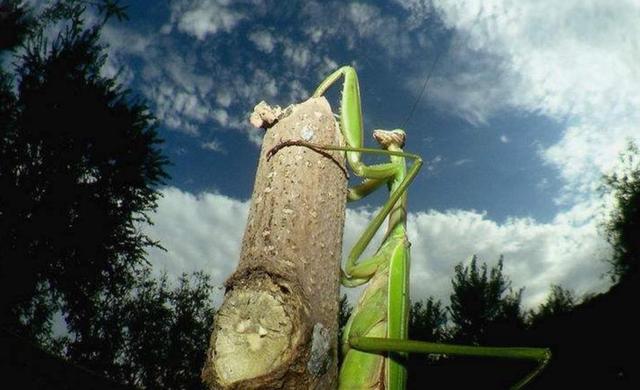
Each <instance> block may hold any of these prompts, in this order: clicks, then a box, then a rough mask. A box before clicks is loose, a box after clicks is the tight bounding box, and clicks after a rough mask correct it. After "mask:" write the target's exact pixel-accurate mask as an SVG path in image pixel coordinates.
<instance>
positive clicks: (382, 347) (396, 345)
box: [349, 337, 551, 389]
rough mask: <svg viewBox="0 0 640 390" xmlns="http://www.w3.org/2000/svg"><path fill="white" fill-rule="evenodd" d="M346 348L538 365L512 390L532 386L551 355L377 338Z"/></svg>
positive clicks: (540, 351)
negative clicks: (523, 361)
mask: <svg viewBox="0 0 640 390" xmlns="http://www.w3.org/2000/svg"><path fill="white" fill-rule="evenodd" d="M349 344H350V345H351V347H353V348H354V349H357V350H359V351H365V352H377V353H381V352H407V353H425V354H443V355H452V356H478V357H496V358H506V359H520V360H530V361H535V362H537V363H538V365H537V366H536V368H535V369H534V370H533V371H531V372H530V373H528V374H527V375H526V376H525V377H524V378H523V379H521V380H520V381H519V382H518V383H516V384H515V385H514V386H512V387H511V388H512V389H521V388H522V387H524V386H525V385H526V384H527V383H529V382H531V380H533V378H535V377H536V376H538V374H540V373H541V372H542V370H543V369H544V368H545V367H546V365H547V363H548V362H549V360H550V359H551V351H550V350H549V349H547V348H515V347H478V346H468V345H455V344H439V343H430V342H425V341H414V340H403V339H392V338H379V337H352V338H350V340H349Z"/></svg>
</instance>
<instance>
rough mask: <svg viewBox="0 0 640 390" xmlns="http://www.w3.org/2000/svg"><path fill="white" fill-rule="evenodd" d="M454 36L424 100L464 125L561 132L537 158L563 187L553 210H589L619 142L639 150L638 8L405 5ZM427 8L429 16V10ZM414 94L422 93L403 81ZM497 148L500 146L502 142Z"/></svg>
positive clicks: (441, 0) (574, 2)
mask: <svg viewBox="0 0 640 390" xmlns="http://www.w3.org/2000/svg"><path fill="white" fill-rule="evenodd" d="M397 3H398V4H399V5H401V6H402V7H404V8H405V9H406V10H407V11H409V12H411V13H412V17H413V18H414V19H416V20H419V19H426V18H428V17H430V16H431V15H432V13H433V12H434V10H435V12H436V13H437V14H438V15H439V16H440V18H441V19H442V21H443V22H444V24H445V26H446V27H447V28H450V29H452V30H453V31H454V34H455V37H454V39H453V43H452V44H451V46H450V47H451V49H450V52H449V53H447V56H448V58H446V59H445V60H443V61H447V63H449V64H451V65H450V66H448V67H445V68H442V67H441V68H440V69H438V70H437V72H436V74H435V75H434V77H433V79H432V83H431V86H430V96H431V97H433V98H434V99H435V101H436V102H439V103H440V104H441V105H444V106H445V109H446V110H447V111H449V112H457V113H458V114H459V115H460V116H461V117H463V118H465V119H467V120H468V121H470V122H472V123H482V122H485V123H486V122H488V120H489V119H490V118H491V116H492V115H494V114H496V113H499V112H503V111H504V110H513V109H514V108H515V109H517V110H522V111H524V112H528V113H532V114H540V115H545V116H548V117H550V118H553V119H556V120H558V121H561V122H564V123H568V124H569V125H568V127H567V128H566V129H565V130H564V132H563V134H562V135H561V137H560V140H559V141H558V142H557V143H556V144H554V145H552V146H550V147H548V148H546V149H544V150H540V157H541V158H542V159H543V161H544V162H546V163H548V164H549V165H551V166H553V167H555V168H557V170H558V172H559V174H560V177H561V178H562V179H564V180H565V186H564V191H563V193H562V194H561V195H560V196H559V197H558V199H557V201H558V202H559V203H562V204H564V205H567V206H571V205H575V204H577V203H579V202H588V203H589V202H592V198H594V197H595V196H596V193H595V188H597V186H598V185H599V184H600V183H601V176H602V174H603V173H607V172H609V171H610V170H611V169H612V168H613V166H614V164H615V161H616V159H617V156H618V154H619V153H620V152H621V150H622V149H623V148H624V145H625V143H626V140H627V139H632V140H635V141H636V142H637V141H640V125H638V124H639V123H640V111H639V110H638V107H640V72H638V71H637V64H638V62H639V61H640V46H639V45H638V37H639V36H640V23H638V20H640V3H638V2H637V1H618V2H604V1H600V2H598V1H582V0H567V1H562V2H561V3H558V2H556V1H553V0H542V1H535V2H529V1H527V2H524V1H523V2H513V1H508V0H489V1H485V0H473V1H468V0H464V1H463V0H433V1H427V0H407V1H397ZM431 5H433V7H432V6H431ZM408 85H409V86H413V87H414V89H415V92H416V93H418V92H419V91H418V90H417V88H418V87H416V86H419V85H421V83H415V82H414V81H411V82H410V83H408ZM503 142H504V141H503Z"/></svg>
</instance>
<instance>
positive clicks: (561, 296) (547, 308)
mask: <svg viewBox="0 0 640 390" xmlns="http://www.w3.org/2000/svg"><path fill="white" fill-rule="evenodd" d="M576 304H577V298H576V297H575V295H574V294H573V292H572V291H571V290H567V289H564V288H562V286H558V285H552V286H551V294H549V297H548V298H547V301H546V302H545V303H543V304H541V305H540V306H539V307H538V309H537V310H536V311H531V313H530V319H529V322H530V323H531V325H532V326H536V325H537V324H539V323H542V322H544V321H545V320H546V319H548V318H553V317H560V316H565V315H569V314H570V313H571V312H572V311H573V309H574V307H575V306H576Z"/></svg>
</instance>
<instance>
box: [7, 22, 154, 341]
mask: <svg viewBox="0 0 640 390" xmlns="http://www.w3.org/2000/svg"><path fill="white" fill-rule="evenodd" d="M80 16H81V10H76V12H75V13H74V14H73V15H72V16H71V17H72V19H71V21H70V22H69V24H68V25H67V26H66V27H65V28H64V29H63V31H62V32H61V33H60V35H59V36H58V38H57V39H56V40H55V41H54V42H53V43H51V44H50V45H49V44H47V43H46V42H45V41H44V39H43V38H42V36H40V35H38V36H36V37H34V38H33V39H31V40H29V41H28V43H27V44H26V46H25V52H24V54H23V55H22V56H21V62H20V65H19V67H18V68H17V70H16V75H17V85H18V88H17V89H18V95H17V97H16V99H15V105H14V110H13V117H14V118H15V119H13V118H11V116H10V118H11V119H13V120H11V122H10V124H9V125H8V126H7V128H5V129H4V131H3V134H2V138H1V139H0V142H1V143H2V146H1V147H0V153H1V155H0V167H1V168H0V186H1V187H2V188H3V191H2V194H0V210H1V211H0V212H1V213H2V225H1V226H0V229H1V230H0V231H1V235H2V237H3V240H2V242H1V243H0V245H1V246H2V248H0V256H2V259H1V260H2V263H1V264H2V268H3V269H2V275H3V277H6V278H7V279H5V280H3V282H4V283H2V284H1V288H2V296H3V298H4V299H7V298H8V299H9V302H8V303H9V305H6V304H4V305H3V308H5V309H8V308H9V309H8V310H9V311H10V312H11V313H7V316H6V317H5V318H8V319H13V320H14V326H16V325H17V323H16V320H20V321H19V322H21V323H22V324H23V325H24V327H25V329H23V330H22V331H23V332H25V331H26V332H28V333H31V334H32V335H33V336H34V337H38V335H39V334H42V333H47V331H48V326H49V324H48V323H47V322H48V321H47V319H48V318H50V317H51V315H52V314H53V313H54V312H55V311H57V310H60V309H62V310H63V311H64V312H65V313H66V321H67V323H68V325H69V329H70V331H72V332H73V333H74V334H76V335H77V336H76V337H78V338H81V339H84V340H87V339H91V338H92V337H94V335H93V333H94V332H93V330H92V327H93V326H92V322H93V321H94V320H95V318H96V317H99V316H100V315H101V314H100V309H101V308H102V307H103V305H104V303H105V301H108V300H114V299H117V297H118V296H119V295H121V294H122V293H123V289H125V290H126V286H129V285H130V284H131V283H132V281H133V279H134V278H135V271H136V269H138V268H139V267H141V266H143V265H145V260H144V258H143V255H144V253H145V252H144V250H145V248H146V247H148V246H152V245H155V243H153V242H152V241H151V240H150V239H149V238H148V237H146V236H145V235H144V234H142V233H140V232H139V230H138V229H137V226H136V224H137V223H141V222H148V219H147V217H146V213H147V212H149V211H151V210H153V209H154V208H155V206H156V200H157V198H158V193H157V192H156V189H155V188H156V186H157V185H158V184H160V183H161V182H162V179H163V178H164V177H165V174H164V171H163V166H164V164H165V159H164V157H163V156H162V155H161V154H160V152H159V150H158V144H159V143H160V142H161V141H160V139H159V138H158V136H157V133H156V130H155V125H154V121H153V117H152V116H151V115H150V114H149V113H148V111H147V109H146V107H145V106H144V105H143V104H141V103H140V102H137V101H136V100H135V99H132V98H131V97H130V96H129V94H128V93H127V92H126V91H123V90H122V89H121V88H119V87H118V86H117V85H116V83H115V81H114V80H112V79H109V78H105V77H102V76H101V75H100V68H101V66H102V64H103V63H104V61H105V55H104V54H103V49H102V48H101V47H100V46H99V45H98V43H97V42H98V37H99V31H100V26H94V27H91V28H86V29H85V28H84V26H83V23H82V20H81V18H80ZM34 297H38V299H36V300H34ZM3 303H5V302H3ZM5 313H6V312H5ZM94 341H95V342H98V340H94ZM100 342H105V343H111V342H112V340H107V339H103V340H101V341H100Z"/></svg>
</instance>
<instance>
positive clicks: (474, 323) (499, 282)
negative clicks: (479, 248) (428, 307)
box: [449, 256, 524, 345]
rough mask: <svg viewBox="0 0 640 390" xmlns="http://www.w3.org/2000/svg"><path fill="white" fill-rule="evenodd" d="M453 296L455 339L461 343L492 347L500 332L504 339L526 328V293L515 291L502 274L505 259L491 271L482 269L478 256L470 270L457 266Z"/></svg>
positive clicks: (450, 311) (452, 314) (473, 260)
mask: <svg viewBox="0 0 640 390" xmlns="http://www.w3.org/2000/svg"><path fill="white" fill-rule="evenodd" d="M451 283H452V285H453V294H452V295H451V306H450V307H449V313H450V316H451V321H452V323H453V329H452V339H453V341H455V342H456V343H459V344H471V345H489V344H495V343H492V342H491V341H497V340H494V339H495V338H496V337H495V336H496V333H501V335H498V337H497V338H499V339H504V336H505V335H504V333H503V332H504V330H506V329H522V328H523V327H524V316H523V314H522V312H521V309H520V299H521V295H522V290H519V291H517V292H514V291H513V290H512V289H511V282H510V281H509V280H508V278H507V277H505V276H504V275H503V274H502V257H501V258H500V260H499V261H498V264H497V265H496V266H495V267H492V268H491V270H488V268H487V265H486V263H485V264H483V265H482V266H481V267H480V268H478V265H477V257H476V256H474V257H473V259H472V260H471V264H470V265H469V266H467V267H465V266H463V265H462V263H460V264H458V265H457V266H456V267H455V277H454V278H453V280H452V281H451Z"/></svg>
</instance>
